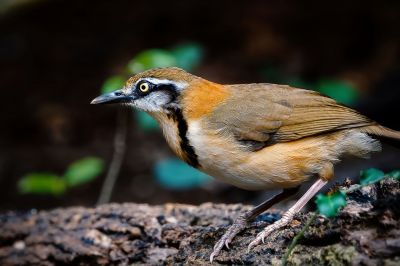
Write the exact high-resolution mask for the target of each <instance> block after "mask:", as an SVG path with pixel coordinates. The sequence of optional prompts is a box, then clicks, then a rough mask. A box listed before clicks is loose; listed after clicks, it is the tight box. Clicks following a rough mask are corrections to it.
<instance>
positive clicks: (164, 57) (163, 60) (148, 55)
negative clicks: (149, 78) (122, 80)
mask: <svg viewBox="0 0 400 266" xmlns="http://www.w3.org/2000/svg"><path fill="white" fill-rule="evenodd" d="M171 66H177V60H176V58H175V57H174V55H173V54H172V53H171V52H170V51H167V50H161V49H150V50H146V51H143V52H141V53H139V54H138V55H136V56H135V57H134V58H133V59H132V60H131V61H129V63H128V72H129V73H130V74H137V73H140V72H143V71H145V70H148V69H151V68H155V67H171Z"/></svg>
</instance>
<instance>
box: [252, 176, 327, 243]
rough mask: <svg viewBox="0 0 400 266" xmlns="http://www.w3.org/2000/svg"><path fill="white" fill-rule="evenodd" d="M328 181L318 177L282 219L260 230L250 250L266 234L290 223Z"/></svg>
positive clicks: (262, 239)
mask: <svg viewBox="0 0 400 266" xmlns="http://www.w3.org/2000/svg"><path fill="white" fill-rule="evenodd" d="M326 183H328V181H326V180H323V179H318V180H317V181H316V182H315V183H314V184H313V185H312V186H311V187H310V188H309V189H308V191H307V192H306V193H305V194H304V195H303V196H302V197H301V198H300V199H299V200H298V201H297V202H296V203H295V204H294V205H293V206H292V207H291V208H290V209H289V210H288V211H287V212H286V213H285V214H284V215H283V216H282V218H281V219H279V220H278V221H276V222H275V223H273V224H271V225H269V226H267V227H266V228H265V229H264V230H263V231H262V232H260V233H259V234H258V235H257V237H256V238H255V239H254V240H253V241H252V242H251V243H250V244H249V247H248V250H250V249H251V248H253V247H254V246H256V245H258V244H259V243H260V242H261V241H262V242H263V243H264V239H265V237H266V236H268V235H269V234H271V233H272V232H273V231H275V230H278V229H280V228H282V227H284V226H286V225H287V224H288V223H290V222H291V221H292V219H293V217H294V215H295V214H296V213H298V212H299V211H300V210H301V209H302V208H303V207H304V205H306V204H307V202H308V201H309V200H310V199H311V198H312V197H314V195H315V194H317V192H318V191H319V190H320V189H321V188H322V187H323V186H324V185H325V184H326Z"/></svg>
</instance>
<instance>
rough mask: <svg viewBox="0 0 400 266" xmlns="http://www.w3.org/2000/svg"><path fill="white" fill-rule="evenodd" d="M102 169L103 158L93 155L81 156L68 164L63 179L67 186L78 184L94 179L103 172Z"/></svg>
mask: <svg viewBox="0 0 400 266" xmlns="http://www.w3.org/2000/svg"><path fill="white" fill-rule="evenodd" d="M103 169H104V162H103V160H101V159H99V158H95V157H87V158H83V159H81V160H79V161H76V162H73V163H72V164H71V165H70V166H68V168H67V170H66V171H65V173H64V179H65V181H66V182H67V185H68V186H70V187H73V186H78V185H80V184H84V183H88V182H90V181H92V180H93V179H95V178H96V177H97V176H99V175H100V174H101V173H102V172H103Z"/></svg>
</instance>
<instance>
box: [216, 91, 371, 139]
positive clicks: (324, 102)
mask: <svg viewBox="0 0 400 266" xmlns="http://www.w3.org/2000/svg"><path fill="white" fill-rule="evenodd" d="M227 86H228V87H229V89H230V90H231V96H230V98H229V99H228V100H227V101H226V102H224V103H223V104H221V105H220V106H219V107H218V108H216V110H215V111H214V112H213V113H212V114H211V115H210V117H209V120H210V122H211V125H212V126H213V127H215V128H216V129H218V130H219V131H220V132H222V133H225V134H233V135H234V136H235V137H236V138H237V139H238V140H243V141H256V142H265V143H276V142H287V141H293V140H297V139H301V138H305V137H309V136H313V135H319V134H324V133H328V132H333V131H338V130H342V129H347V128H356V127H364V126H369V125H373V124H375V122H374V121H371V120H369V119H368V118H366V117H365V116H362V115H361V114H359V113H357V112H356V111H355V110H352V109H350V108H348V107H345V106H343V105H340V104H338V103H336V102H335V101H334V100H333V99H331V98H329V97H326V96H323V95H321V94H319V93H316V92H313V91H309V90H303V89H297V88H292V87H289V86H282V85H275V84H250V85H248V84H246V85H227ZM243 95H245V96H243Z"/></svg>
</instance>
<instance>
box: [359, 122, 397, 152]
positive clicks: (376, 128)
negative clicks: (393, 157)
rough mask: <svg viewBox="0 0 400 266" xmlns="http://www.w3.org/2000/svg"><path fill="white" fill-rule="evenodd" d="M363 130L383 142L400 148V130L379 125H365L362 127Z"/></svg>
mask: <svg viewBox="0 0 400 266" xmlns="http://www.w3.org/2000/svg"><path fill="white" fill-rule="evenodd" d="M363 131H364V132H366V133H368V134H370V135H373V136H376V137H378V138H379V139H381V140H382V141H383V142H386V143H388V144H390V145H392V146H395V147H397V148H400V131H396V130H393V129H390V128H387V127H384V126H381V125H372V126H367V127H365V128H364V130H363Z"/></svg>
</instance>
